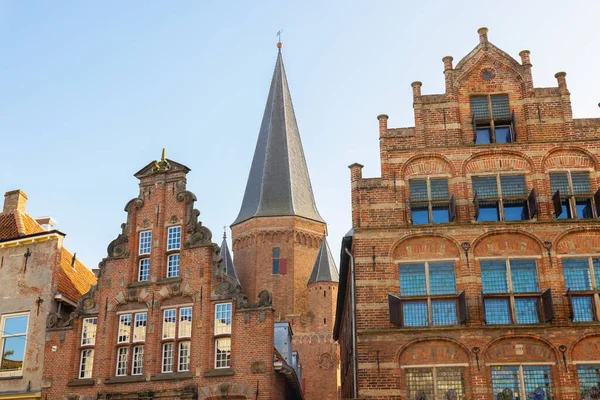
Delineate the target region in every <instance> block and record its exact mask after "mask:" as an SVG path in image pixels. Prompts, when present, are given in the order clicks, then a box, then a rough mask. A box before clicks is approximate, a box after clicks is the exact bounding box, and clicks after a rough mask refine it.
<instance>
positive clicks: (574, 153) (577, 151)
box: [542, 146, 598, 171]
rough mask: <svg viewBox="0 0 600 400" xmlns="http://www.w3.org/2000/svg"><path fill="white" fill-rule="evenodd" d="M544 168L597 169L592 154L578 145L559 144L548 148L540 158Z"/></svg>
mask: <svg viewBox="0 0 600 400" xmlns="http://www.w3.org/2000/svg"><path fill="white" fill-rule="evenodd" d="M542 166H543V168H544V170H545V171H546V170H548V169H551V168H592V169H594V170H597V169H598V168H597V162H596V159H595V158H594V156H593V155H592V154H591V153H590V152H589V151H587V150H586V149H582V148H580V147H575V146H559V147H555V148H553V149H550V150H548V152H547V153H546V155H545V156H544V158H543V159H542Z"/></svg>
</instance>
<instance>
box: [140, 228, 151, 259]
mask: <svg viewBox="0 0 600 400" xmlns="http://www.w3.org/2000/svg"><path fill="white" fill-rule="evenodd" d="M146 235H149V241H150V242H149V246H148V252H142V250H145V249H146V248H145V247H144V248H142V237H143V236H146ZM150 253H152V231H141V232H140V235H139V243H138V255H140V256H145V255H148V254H150Z"/></svg>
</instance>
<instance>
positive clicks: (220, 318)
mask: <svg viewBox="0 0 600 400" xmlns="http://www.w3.org/2000/svg"><path fill="white" fill-rule="evenodd" d="M231 307H232V305H231V303H221V304H215V335H225V334H231Z"/></svg>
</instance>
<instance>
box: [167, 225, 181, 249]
mask: <svg viewBox="0 0 600 400" xmlns="http://www.w3.org/2000/svg"><path fill="white" fill-rule="evenodd" d="M179 249H181V226H172V227H170V228H169V229H168V231H167V251H170V250H179Z"/></svg>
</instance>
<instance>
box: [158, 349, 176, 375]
mask: <svg viewBox="0 0 600 400" xmlns="http://www.w3.org/2000/svg"><path fill="white" fill-rule="evenodd" d="M167 346H171V357H170V360H171V363H170V366H171V368H170V369H168V370H167V369H165V367H167V366H168V365H169V364H167V363H166V362H165V361H167V359H168V357H166V356H165V349H166V347H167ZM160 356H161V359H162V362H161V372H162V373H163V374H171V373H173V371H174V370H175V342H166V343H163V344H162V346H161V355H160Z"/></svg>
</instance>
